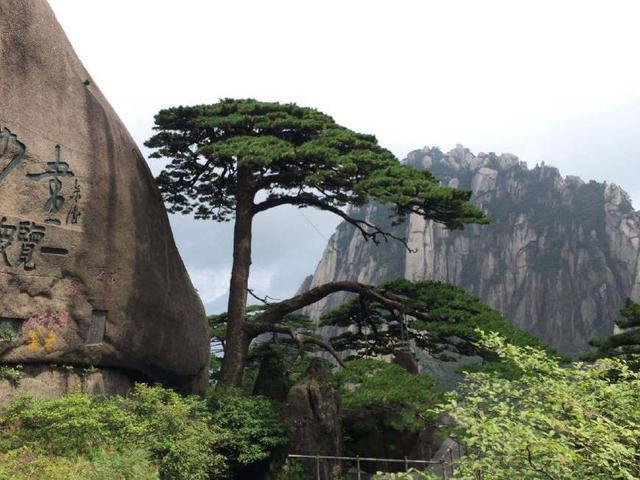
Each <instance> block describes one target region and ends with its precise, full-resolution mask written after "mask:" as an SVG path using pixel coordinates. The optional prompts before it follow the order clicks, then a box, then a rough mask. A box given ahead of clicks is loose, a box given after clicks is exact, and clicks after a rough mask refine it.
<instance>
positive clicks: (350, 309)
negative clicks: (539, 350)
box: [321, 280, 538, 359]
mask: <svg viewBox="0 0 640 480" xmlns="http://www.w3.org/2000/svg"><path fill="white" fill-rule="evenodd" d="M380 288H381V289H382V290H383V291H384V292H387V293H389V294H391V295H396V296H401V297H402V299H403V303H404V304H405V305H408V306H410V307H412V308H415V309H416V310H418V311H420V312H422V313H423V314H424V317H423V318H421V319H418V318H414V317H409V316H407V317H402V316H400V315H397V314H396V313H395V312H393V311H389V309H387V308H384V307H383V306H382V305H379V304H376V303H373V304H371V305H369V308H368V309H367V310H365V311H363V307H362V304H361V302H359V301H358V300H352V301H349V302H346V303H345V304H343V305H342V306H341V307H339V308H338V309H336V310H334V311H332V312H330V313H328V314H327V315H325V316H324V317H323V318H322V320H321V324H322V325H335V326H341V327H349V326H355V327H356V328H355V332H353V331H347V332H345V333H343V334H341V335H339V336H338V337H336V338H334V339H332V343H333V344H334V346H335V348H336V349H337V350H347V349H349V350H355V351H356V352H357V354H358V355H360V356H369V355H376V354H388V353H393V352H394V351H395V350H397V349H402V348H403V345H404V344H405V343H406V342H408V341H409V340H411V341H413V342H415V343H416V345H417V346H418V347H419V348H423V349H427V350H429V351H430V352H432V353H433V354H434V355H435V356H438V355H439V354H441V356H442V358H443V359H445V357H446V355H447V353H448V352H450V351H451V350H455V351H456V352H457V353H459V354H463V355H473V354H480V355H490V354H491V352H488V351H483V350H482V349H478V347H477V344H476V341H477V339H478V329H480V331H484V332H497V333H499V334H501V335H502V336H504V337H505V338H507V340H508V341H509V342H511V343H514V344H517V345H537V344H538V341H537V340H536V339H535V337H533V336H531V335H529V334H527V333H525V332H522V331H521V330H518V329H516V328H514V327H512V326H510V325H509V324H508V323H507V321H506V320H505V319H504V318H503V317H502V315H500V313H499V312H497V311H496V310H493V309H491V308H489V307H488V306H487V305H486V304H484V303H483V302H482V301H481V300H479V299H477V298H475V297H473V296H471V295H469V294H468V293H467V292H465V291H464V290H463V289H461V288H459V287H456V286H454V285H449V284H446V283H441V282H432V281H423V282H411V281H409V280H395V281H392V282H389V283H385V284H384V285H382V286H381V287H380Z"/></svg>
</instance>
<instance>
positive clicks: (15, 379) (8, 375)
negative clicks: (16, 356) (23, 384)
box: [0, 365, 22, 385]
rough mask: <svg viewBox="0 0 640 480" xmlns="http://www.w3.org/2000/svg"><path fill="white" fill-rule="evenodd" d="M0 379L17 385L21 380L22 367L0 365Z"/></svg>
mask: <svg viewBox="0 0 640 480" xmlns="http://www.w3.org/2000/svg"><path fill="white" fill-rule="evenodd" d="M0 378H3V379H5V380H8V381H9V383H11V384H13V385H17V384H18V383H20V379H21V378H22V365H0Z"/></svg>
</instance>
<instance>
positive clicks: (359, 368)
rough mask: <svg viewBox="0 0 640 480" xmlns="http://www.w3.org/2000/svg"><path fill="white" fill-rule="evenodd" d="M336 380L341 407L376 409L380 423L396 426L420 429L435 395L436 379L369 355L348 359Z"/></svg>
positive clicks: (412, 429) (425, 420)
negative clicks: (345, 366) (371, 357)
mask: <svg viewBox="0 0 640 480" xmlns="http://www.w3.org/2000/svg"><path fill="white" fill-rule="evenodd" d="M336 381H337V382H338V387H339V389H340V398H341V406H342V407H343V408H345V409H350V410H365V409H372V410H374V411H378V412H379V418H380V420H381V421H382V422H383V424H385V425H387V426H389V427H391V428H394V429H396V430H410V431H420V430H422V429H424V428H425V425H426V423H427V422H428V421H429V420H431V414H430V413H429V412H430V410H431V409H432V408H433V406H434V404H435V403H436V402H437V399H438V396H437V394H435V393H434V391H433V388H434V387H435V385H436V382H435V380H433V379H432V378H431V377H429V376H428V375H424V374H420V375H418V374H414V373H409V372H408V371H406V370H405V369H404V368H402V367H401V366H399V365H396V364H393V363H386V362H383V361H380V360H374V359H370V358H362V359H357V360H352V361H350V362H348V363H347V368H344V369H341V370H340V371H339V372H338V373H337V374H336Z"/></svg>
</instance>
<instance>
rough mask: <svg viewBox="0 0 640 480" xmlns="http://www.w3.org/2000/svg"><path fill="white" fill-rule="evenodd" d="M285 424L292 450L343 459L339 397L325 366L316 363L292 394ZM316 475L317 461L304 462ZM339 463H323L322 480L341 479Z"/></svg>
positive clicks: (297, 452)
mask: <svg viewBox="0 0 640 480" xmlns="http://www.w3.org/2000/svg"><path fill="white" fill-rule="evenodd" d="M282 420H283V421H284V423H285V424H286V425H288V426H289V428H290V434H289V448H290V450H291V453H296V454H300V455H327V456H341V455H342V449H343V444H342V423H341V419H340V407H339V402H338V394H337V392H336V391H335V389H334V388H333V386H332V385H331V384H330V383H329V382H328V380H327V375H326V372H325V370H324V366H323V364H322V363H321V362H319V361H315V360H314V361H312V362H311V365H310V366H309V369H308V370H307V372H306V373H305V375H304V376H303V377H302V378H301V379H300V380H299V381H298V382H297V383H296V384H295V385H293V387H291V389H290V390H289V394H288V395H287V401H286V404H285V406H284V407H283V410H282ZM301 463H303V465H304V466H305V467H306V468H307V469H308V470H309V471H312V472H313V473H314V474H315V472H316V465H315V461H313V460H311V461H303V462H301ZM340 470H341V465H340V463H339V462H332V461H326V460H325V461H323V462H321V469H320V475H321V478H322V479H327V480H329V479H331V478H335V477H336V476H338V475H339V473H340Z"/></svg>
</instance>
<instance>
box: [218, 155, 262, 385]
mask: <svg viewBox="0 0 640 480" xmlns="http://www.w3.org/2000/svg"><path fill="white" fill-rule="evenodd" d="M241 170H243V169H242V167H241V168H239V169H238V191H237V194H236V219H235V225H234V230H233V268H232V270H231V281H230V283H229V304H228V310H227V312H228V323H227V335H226V345H225V350H224V358H223V359H222V369H221V371H220V383H222V384H223V385H234V386H239V385H240V382H241V381H242V374H243V372H244V366H245V362H246V359H247V354H248V350H249V344H250V343H251V340H250V339H249V338H248V336H247V335H246V333H245V332H244V329H243V325H244V320H245V315H246V310H247V290H248V287H249V272H250V269H251V229H252V225H253V215H254V213H253V197H254V194H253V191H252V189H251V185H250V172H242V171H241Z"/></svg>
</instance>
